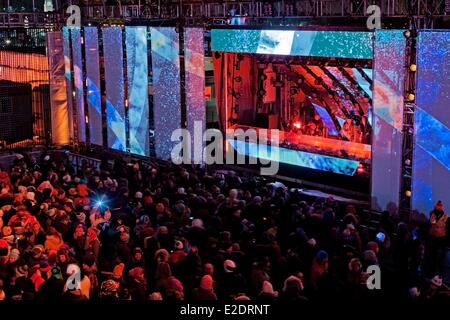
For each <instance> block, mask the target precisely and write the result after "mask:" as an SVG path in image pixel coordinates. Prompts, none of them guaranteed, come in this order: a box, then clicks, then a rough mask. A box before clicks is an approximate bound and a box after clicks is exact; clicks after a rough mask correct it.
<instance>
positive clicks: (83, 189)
mask: <svg viewBox="0 0 450 320" xmlns="http://www.w3.org/2000/svg"><path fill="white" fill-rule="evenodd" d="M77 193H78V195H79V196H80V197H87V196H88V195H89V192H88V189H87V186H86V185H85V184H79V185H78V186H77Z"/></svg>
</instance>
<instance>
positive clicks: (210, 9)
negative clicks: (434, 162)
mask: <svg viewBox="0 0 450 320" xmlns="http://www.w3.org/2000/svg"><path fill="white" fill-rule="evenodd" d="M71 2H73V3H74V4H77V3H80V1H70V0H69V1H67V3H68V4H70V3H71ZM119 2H121V3H122V4H123V5H101V4H98V3H101V2H100V1H81V4H80V7H81V12H82V19H83V20H84V21H85V22H88V21H96V20H100V21H103V20H105V19H120V20H121V21H123V22H127V21H133V20H148V21H152V20H163V19H182V20H184V21H185V23H186V24H189V23H190V24H201V23H205V24H210V25H220V24H227V23H228V21H227V19H229V18H230V17H231V16H236V17H244V16H245V17H246V18H247V20H246V24H249V25H255V24H264V23H268V20H269V21H272V22H271V23H273V24H274V25H283V24H286V23H287V24H289V23H294V24H295V19H297V18H303V19H305V18H349V17H352V18H365V17H368V16H370V15H371V14H372V12H371V11H370V10H369V11H368V8H369V7H370V6H371V5H374V4H375V5H378V6H379V7H380V9H381V15H382V18H410V17H416V18H420V19H422V20H426V21H428V22H427V24H424V26H426V27H428V28H430V27H432V26H433V25H432V24H433V21H434V20H435V19H437V18H442V17H446V16H447V15H450V1H449V0H282V1H253V0H252V1H249V0H241V1H209V0H191V1H183V0H172V1H171V0H133V1H127V0H123V1H119ZM93 3H97V5H92V4H93ZM105 3H108V1H105ZM67 16H68V14H66V13H65V11H64V10H63V9H62V8H61V9H59V10H57V11H53V12H37V11H34V12H2V13H0V28H11V27H45V28H49V29H54V28H58V27H60V26H61V25H63V24H64V23H65V19H66V17H67Z"/></svg>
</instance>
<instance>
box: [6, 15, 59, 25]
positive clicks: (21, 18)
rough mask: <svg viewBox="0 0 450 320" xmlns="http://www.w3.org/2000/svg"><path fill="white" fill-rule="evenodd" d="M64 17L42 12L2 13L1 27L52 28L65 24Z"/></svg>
mask: <svg viewBox="0 0 450 320" xmlns="http://www.w3.org/2000/svg"><path fill="white" fill-rule="evenodd" d="M63 19H64V16H63V15H62V14H59V13H43V12H42V13H41V12H17V13H15V12H6V13H4V12H3V13H0V27H1V28H14V27H30V28H31V27H33V28H42V27H44V28H50V27H55V26H57V25H59V24H61V23H62V22H63Z"/></svg>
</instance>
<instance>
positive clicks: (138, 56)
mask: <svg viewBox="0 0 450 320" xmlns="http://www.w3.org/2000/svg"><path fill="white" fill-rule="evenodd" d="M125 37H126V50H127V75H128V119H129V123H130V125H129V128H130V152H131V153H135V154H139V155H142V156H148V155H149V154H150V150H149V121H148V115H149V111H148V63H147V61H148V58H147V27H126V28H125Z"/></svg>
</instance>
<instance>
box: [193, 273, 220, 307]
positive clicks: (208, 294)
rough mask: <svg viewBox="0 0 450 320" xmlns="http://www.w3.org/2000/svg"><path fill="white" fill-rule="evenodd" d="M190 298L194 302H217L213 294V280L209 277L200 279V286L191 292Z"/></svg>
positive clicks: (205, 276)
mask: <svg viewBox="0 0 450 320" xmlns="http://www.w3.org/2000/svg"><path fill="white" fill-rule="evenodd" d="M191 298H192V300H194V301H213V300H217V296H216V294H215V293H214V280H213V278H212V277H211V276H210V275H204V276H203V277H202V279H201V281H200V286H199V287H198V288H196V289H194V290H193V292H192V296H191Z"/></svg>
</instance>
